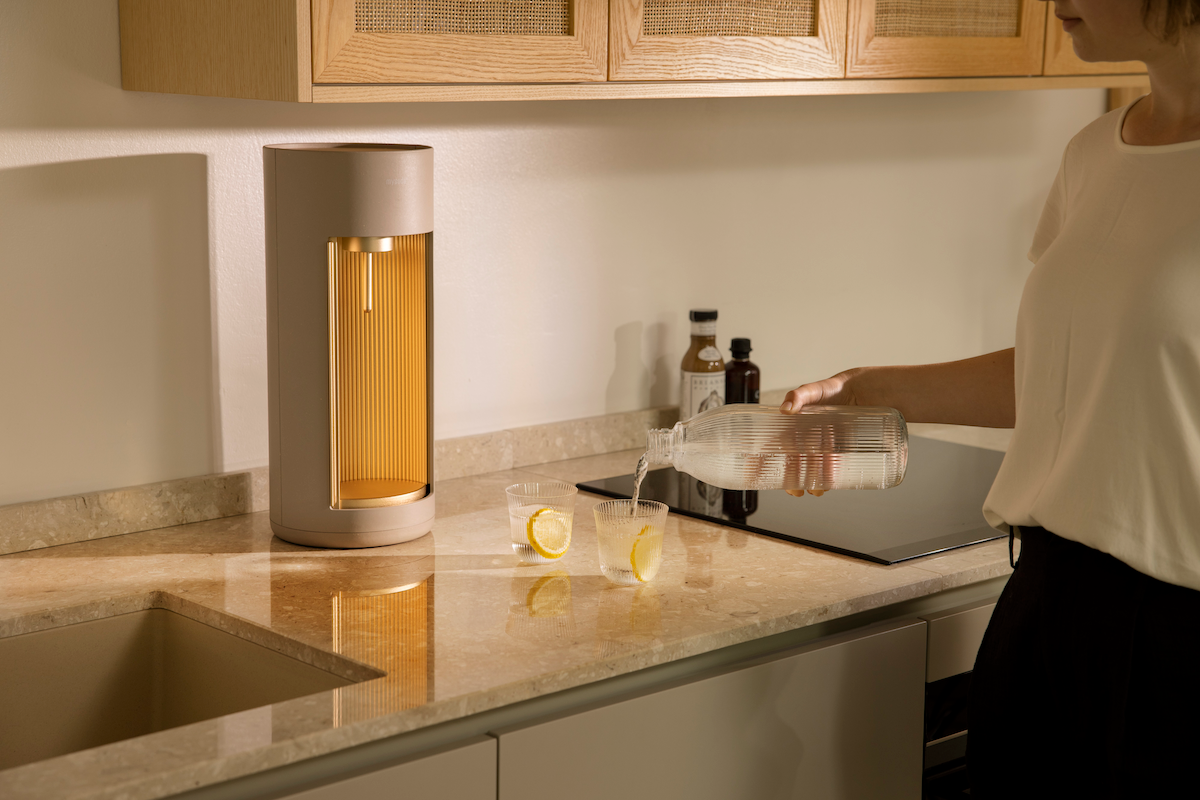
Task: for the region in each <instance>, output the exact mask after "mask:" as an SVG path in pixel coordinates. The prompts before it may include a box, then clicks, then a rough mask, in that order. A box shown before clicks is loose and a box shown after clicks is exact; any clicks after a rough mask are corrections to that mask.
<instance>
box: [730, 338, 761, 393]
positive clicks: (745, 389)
mask: <svg viewBox="0 0 1200 800" xmlns="http://www.w3.org/2000/svg"><path fill="white" fill-rule="evenodd" d="M729 352H730V353H732V354H733V360H732V361H730V362H729V363H728V364H726V365H725V402H726V403H757V402H758V383H759V380H758V379H759V373H758V365H757V364H755V363H754V362H752V361H751V360H750V340H749V339H742V338H738V339H734V340H733V341H732V342H731V343H730V345H729Z"/></svg>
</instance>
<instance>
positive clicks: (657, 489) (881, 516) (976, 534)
mask: <svg viewBox="0 0 1200 800" xmlns="http://www.w3.org/2000/svg"><path fill="white" fill-rule="evenodd" d="M1003 458H1004V454H1003V453H999V452H996V451H994V450H984V449H982V448H979V447H969V446H967V445H961V444H951V443H949V442H939V441H935V440H933V439H922V438H920V437H915V436H914V437H912V438H910V439H909V440H908V468H907V470H906V472H905V475H904V480H903V481H902V482H901V483H900V485H899V486H895V487H893V488H891V489H884V490H862V491H839V492H827V493H825V494H824V495H822V496H821V497H810V496H808V495H805V496H804V497H792V496H791V495H789V494H787V493H786V492H784V491H781V490H773V491H762V492H742V491H727V490H722V489H718V488H716V487H715V486H709V485H708V484H705V483H701V482H700V481H698V480H696V479H695V478H693V477H691V476H690V475H685V474H683V473H680V472H676V471H675V470H674V469H673V468H670V467H668V468H666V469H656V470H651V471H650V472H649V473H648V474H647V475H646V479H645V480H644V481H643V482H642V497H643V498H645V499H647V500H658V501H660V502H663V503H666V504H667V505H668V506H669V507H670V509H671V510H672V511H674V512H676V513H678V514H685V515H687V516H689V517H698V518H700V519H706V520H710V521H712V522H719V523H721V524H723V525H730V526H732V527H735V528H741V529H743V530H747V531H752V532H754V533H761V534H764V535H766V536H773V537H775V538H777V539H787V540H789V541H793V542H799V543H801V544H806V545H811V546H812V547H819V548H821V549H823V550H830V551H833V552H835V553H843V554H845V555H849V556H855V557H857V558H863V559H866V560H867V561H874V562H875V563H877V564H895V563H897V562H899V561H906V560H908V559H910V558H919V557H921V556H927V555H931V554H933V553H940V552H942V551H943V550H950V549H953V548H955V547H965V546H966V545H970V544H977V543H979V542H986V541H989V540H991V539H998V538H1000V536H1001V535H1002V534H1001V533H1000V532H999V531H997V530H995V529H994V528H991V527H989V526H988V524H987V522H985V521H984V518H983V511H982V509H983V501H984V498H986V497H987V493H988V490H989V489H990V488H991V485H992V480H993V479H994V478H995V477H996V472H997V471H998V470H999V469H1000V462H1001V461H1002V460H1003ZM579 488H580V489H582V490H584V491H588V492H593V493H595V494H601V495H606V496H608V497H621V498H627V497H629V496H630V495H631V494H633V475H632V474H630V475H620V476H618V477H615V478H605V479H602V480H598V481H588V482H585V483H581V484H579Z"/></svg>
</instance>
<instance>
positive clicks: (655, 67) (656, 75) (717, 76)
mask: <svg viewBox="0 0 1200 800" xmlns="http://www.w3.org/2000/svg"><path fill="white" fill-rule="evenodd" d="M611 14H612V18H611V20H610V21H609V62H608V70H609V79H610V80H624V81H632V80H638V81H645V80H734V79H737V80H755V79H783V78H840V77H842V76H844V75H845V45H844V43H845V36H846V0H700V1H699V2H697V0H612V11H611Z"/></svg>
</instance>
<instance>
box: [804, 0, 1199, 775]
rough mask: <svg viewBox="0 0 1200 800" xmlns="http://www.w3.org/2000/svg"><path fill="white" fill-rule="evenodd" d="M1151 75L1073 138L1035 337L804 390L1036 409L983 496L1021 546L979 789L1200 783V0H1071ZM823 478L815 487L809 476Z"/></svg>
mask: <svg viewBox="0 0 1200 800" xmlns="http://www.w3.org/2000/svg"><path fill="white" fill-rule="evenodd" d="M1055 16H1057V17H1058V18H1059V19H1060V20H1062V24H1063V28H1064V29H1065V30H1066V31H1067V33H1068V34H1070V36H1071V38H1072V42H1073V44H1074V47H1075V52H1076V53H1077V54H1078V55H1079V56H1080V57H1081V58H1083V59H1084V60H1087V61H1133V60H1137V61H1143V62H1145V63H1146V66H1147V68H1148V70H1149V75H1150V86H1151V93H1150V94H1149V95H1148V96H1147V97H1144V98H1142V99H1140V100H1139V101H1136V102H1135V103H1133V104H1132V105H1131V106H1129V107H1127V108H1125V109H1120V110H1118V111H1113V112H1112V113H1109V114H1107V115H1105V116H1103V117H1101V118H1100V119H1098V120H1097V121H1096V122H1094V123H1092V124H1091V125H1089V126H1088V127H1086V128H1085V129H1084V130H1083V131H1081V132H1080V133H1079V134H1078V135H1077V136H1076V137H1075V138H1074V139H1072V141H1071V143H1070V144H1069V145H1068V146H1067V149H1066V152H1065V154H1064V156H1063V161H1062V166H1061V168H1060V170H1059V173H1058V177H1057V178H1056V180H1055V182H1054V186H1053V188H1052V189H1051V192H1050V196H1049V198H1048V199H1047V202H1046V206H1045V210H1044V211H1043V213H1042V217H1041V220H1040V222H1039V223H1038V227H1037V231H1036V233H1035V234H1034V237H1033V246H1032V248H1031V250H1030V253H1029V257H1030V260H1031V261H1033V262H1034V268H1033V270H1032V272H1031V273H1030V276H1029V279H1028V281H1027V282H1026V285H1025V291H1024V294H1023V296H1022V299H1021V307H1020V311H1019V313H1018V316H1017V338H1016V347H1015V348H1014V349H1010V350H1003V351H1000V352H997V353H991V354H989V355H984V356H980V357H978V358H972V359H967V360H965V361H957V362H952V363H946V364H931V365H924V366H912V367H873V368H870V367H869V368H864V369H854V370H850V371H848V372H843V373H841V374H839V375H835V376H834V377H832V378H829V379H828V380H824V381H820V382H818V383H811V384H806V385H804V386H801V387H799V388H798V389H794V390H793V391H792V392H790V393H789V394H788V396H787V398H786V399H785V400H784V403H783V405H782V410H783V411H784V412H785V413H796V412H797V411H798V410H799V409H800V408H801V407H802V406H805V405H810V404H830V403H833V404H852V405H873V406H874V405H880V406H892V407H894V408H897V409H899V410H900V411H901V412H902V413H903V414H904V416H905V417H906V418H907V419H908V420H910V421H913V422H942V423H953V424H962V425H983V426H990V427H1014V428H1015V430H1014V431H1013V437H1012V442H1011V444H1010V446H1009V449H1008V453H1007V455H1006V456H1005V459H1004V463H1003V466H1002V467H1001V469H1000V473H999V475H998V476H997V478H996V481H995V484H994V485H993V487H992V490H991V493H990V494H989V495H988V498H987V501H986V503H985V506H984V515H985V516H986V518H987V519H988V521H989V522H990V523H991V524H992V525H994V526H996V527H997V528H1000V529H1001V530H1007V531H1010V532H1011V533H1015V534H1016V535H1017V536H1019V537H1020V538H1021V540H1022V550H1021V557H1020V560H1019V562H1018V565H1017V569H1016V570H1015V572H1014V573H1013V576H1012V578H1011V579H1010V580H1009V582H1008V585H1007V587H1006V588H1005V590H1004V593H1003V595H1002V596H1001V598H1000V601H999V603H998V604H997V607H996V610H995V613H994V614H993V616H992V621H991V624H990V626H989V628H988V632H987V635H986V637H985V638H984V641H983V645H982V646H981V648H980V651H979V655H978V659H977V661H976V664H975V673H974V677H973V687H972V698H971V707H970V730H971V736H970V753H969V755H968V769H969V771H970V774H971V780H972V797H977V798H990V797H1019V798H1030V797H1042V796H1046V797H1061V798H1072V797H1080V798H1099V797H1147V798H1159V797H1184V796H1189V797H1190V796H1198V795H1200V788H1198V786H1197V779H1196V777H1195V776H1194V775H1193V768H1192V764H1191V759H1192V758H1194V757H1196V756H1197V755H1200V24H1198V23H1197V20H1198V18H1200V0H1146V3H1145V5H1143V3H1142V2H1141V0H1062V1H1059V0H1056V2H1055ZM801 493H802V492H801Z"/></svg>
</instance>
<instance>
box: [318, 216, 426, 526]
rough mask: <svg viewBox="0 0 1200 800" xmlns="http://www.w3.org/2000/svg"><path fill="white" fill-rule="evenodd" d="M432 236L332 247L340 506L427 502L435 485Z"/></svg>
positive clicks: (336, 502) (334, 467) (334, 461)
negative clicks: (429, 323) (430, 365)
mask: <svg viewBox="0 0 1200 800" xmlns="http://www.w3.org/2000/svg"><path fill="white" fill-rule="evenodd" d="M425 236H426V235H425V234H417V235H413V236H397V237H394V239H393V241H394V246H393V247H392V248H391V249H389V250H383V251H380V250H378V249H376V251H375V252H368V251H361V250H357V251H351V250H348V249H344V248H345V247H347V246H354V244H355V242H357V241H358V240H352V239H351V238H350V237H345V238H343V239H340V240H339V239H331V240H330V242H329V362H330V365H329V381H330V505H331V506H332V507H333V508H369V507H375V506H385V505H400V504H402V503H409V502H412V501H413V500H419V499H420V498H422V497H424V496H425V495H426V493H427V487H428V484H429V475H428V471H429V467H428V465H429V455H428V454H429V446H428V445H429V424H428V419H429V414H428V408H427V404H428V396H429V395H428V391H427V390H428V387H427V385H426V382H427V380H428V378H427V375H428V369H427V359H428V342H427V341H426V337H427V332H426V331H427V328H426V307H425V304H426V286H425V280H426V277H425V241H426V239H425Z"/></svg>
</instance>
